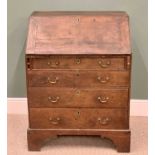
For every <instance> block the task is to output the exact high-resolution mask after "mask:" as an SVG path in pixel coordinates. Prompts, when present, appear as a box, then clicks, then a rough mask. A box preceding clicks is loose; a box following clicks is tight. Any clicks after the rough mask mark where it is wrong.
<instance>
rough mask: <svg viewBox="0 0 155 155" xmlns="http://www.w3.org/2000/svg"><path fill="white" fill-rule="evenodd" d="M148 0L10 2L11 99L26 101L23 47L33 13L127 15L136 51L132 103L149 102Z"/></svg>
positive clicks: (9, 93)
mask: <svg viewBox="0 0 155 155" xmlns="http://www.w3.org/2000/svg"><path fill="white" fill-rule="evenodd" d="M147 9H148V6H147V0H8V61H7V62H8V79H7V80H8V97H26V82H25V68H24V67H25V65H24V45H25V41H26V35H27V26H28V17H29V16H30V14H31V13H32V12H33V11H41V10H42V11H61V10H62V11H65V10H66V11H87V10H89V11H109V10H110V11H126V12H127V13H128V14H129V16H130V27H131V39H132V49H133V66H132V91H131V97H132V98H133V99H147V72H148V69H147V68H148V64H147V60H148V58H147V55H148V47H147V46H148V45H147V17H148V15H147Z"/></svg>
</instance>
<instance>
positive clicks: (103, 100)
mask: <svg viewBox="0 0 155 155" xmlns="http://www.w3.org/2000/svg"><path fill="white" fill-rule="evenodd" d="M97 99H98V100H99V101H100V103H107V102H108V100H109V97H100V96H99V97H98V98H97Z"/></svg>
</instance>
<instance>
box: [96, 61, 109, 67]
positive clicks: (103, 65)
mask: <svg viewBox="0 0 155 155" xmlns="http://www.w3.org/2000/svg"><path fill="white" fill-rule="evenodd" d="M98 63H99V65H100V66H101V67H102V68H107V67H109V66H110V64H111V61H110V60H108V61H106V62H104V61H103V60H99V61H98Z"/></svg>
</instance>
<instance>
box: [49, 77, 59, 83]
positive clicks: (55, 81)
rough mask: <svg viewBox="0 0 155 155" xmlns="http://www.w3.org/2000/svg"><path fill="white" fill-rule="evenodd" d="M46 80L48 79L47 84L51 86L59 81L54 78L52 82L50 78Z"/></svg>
mask: <svg viewBox="0 0 155 155" xmlns="http://www.w3.org/2000/svg"><path fill="white" fill-rule="evenodd" d="M47 79H48V82H49V83H51V84H55V83H57V81H58V80H59V78H58V77H55V79H54V80H51V78H50V77H48V78H47Z"/></svg>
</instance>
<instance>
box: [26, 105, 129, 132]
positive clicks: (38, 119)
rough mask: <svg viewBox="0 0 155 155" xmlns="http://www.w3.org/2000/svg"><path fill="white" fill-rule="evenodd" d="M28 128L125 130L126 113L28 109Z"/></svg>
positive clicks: (104, 110)
mask: <svg viewBox="0 0 155 155" xmlns="http://www.w3.org/2000/svg"><path fill="white" fill-rule="evenodd" d="M29 112H30V128H37V129H42V128H43V129H45V128H46V129H47V128H48V129H78V128H79V129H82V128H83V129H127V128H128V127H129V126H128V111H127V110H122V109H89V108H86V109H72V108H70V109H67V108H53V109H50V108H42V109H40V108H30V109H29Z"/></svg>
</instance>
